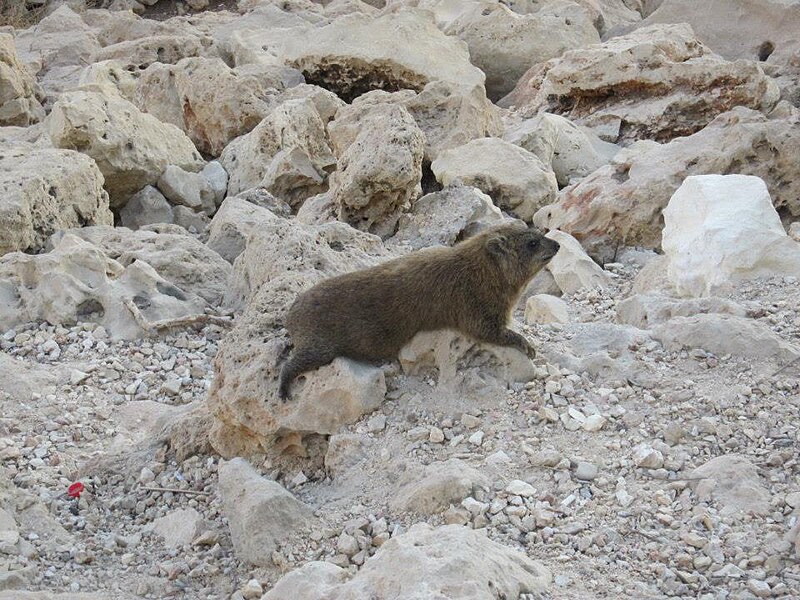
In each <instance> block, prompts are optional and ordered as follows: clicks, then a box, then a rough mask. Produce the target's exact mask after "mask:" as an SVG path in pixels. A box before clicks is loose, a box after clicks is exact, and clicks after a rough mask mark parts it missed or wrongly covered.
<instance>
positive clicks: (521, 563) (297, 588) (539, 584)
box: [262, 523, 551, 600]
mask: <svg viewBox="0 0 800 600" xmlns="http://www.w3.org/2000/svg"><path fill="white" fill-rule="evenodd" d="M343 572H344V570H343V569H339V570H338V571H334V570H333V569H330V567H323V566H322V565H321V564H320V563H315V562H312V563H307V564H306V565H305V566H303V567H301V568H300V569H299V570H298V571H294V572H292V573H289V574H288V575H286V576H284V578H283V579H281V580H280V581H278V583H277V584H276V585H275V587H274V588H273V589H272V590H271V591H270V592H268V593H267V594H266V595H265V596H264V597H263V599H262V600H279V599H281V598H325V600H372V599H374V598H380V599H381V600H405V599H410V598H420V599H422V598H453V597H457V598H459V600H484V599H486V598H519V597H521V596H520V595H521V594H525V595H527V594H531V595H537V594H544V593H546V590H547V587H548V586H549V584H550V580H551V576H550V573H549V572H548V571H547V569H545V568H544V567H543V566H542V565H541V564H539V563H538V562H536V561H533V560H531V559H530V558H528V557H527V556H526V555H525V554H522V553H521V552H518V551H517V550H512V549H511V548H507V547H506V546H503V545H501V544H499V543H497V542H494V541H492V540H490V539H489V537H488V536H487V535H486V533H485V530H474V529H469V528H467V527H462V526H460V525H444V526H441V527H432V526H430V525H428V524H426V523H418V524H416V525H413V526H412V527H411V528H410V529H409V530H408V531H407V532H406V533H403V534H401V535H399V536H397V537H393V538H391V539H390V540H389V541H388V542H386V543H385V544H383V545H382V546H381V547H380V549H379V550H378V552H377V553H376V554H375V556H374V557H373V558H371V559H370V560H368V561H367V562H366V563H365V565H364V566H363V567H362V568H361V569H360V570H359V571H358V573H357V574H356V575H355V576H354V577H353V578H352V579H351V580H349V581H347V582H346V583H340V581H341V580H342V579H343V575H342V573H343Z"/></svg>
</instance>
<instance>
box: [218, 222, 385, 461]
mask: <svg viewBox="0 0 800 600" xmlns="http://www.w3.org/2000/svg"><path fill="white" fill-rule="evenodd" d="M383 256H386V250H385V249H384V248H383V246H382V244H381V242H380V239H379V238H377V237H375V236H372V235H369V234H365V233H361V232H358V231H356V230H354V229H353V228H351V227H349V226H347V225H345V224H343V223H327V224H324V225H321V226H306V225H301V224H298V223H297V222H295V221H290V220H286V219H278V218H276V219H271V220H269V221H267V222H265V223H264V224H263V226H262V227H260V228H259V230H258V231H256V232H253V234H252V235H251V237H250V241H249V243H248V244H247V246H246V248H245V250H244V252H243V253H242V254H241V255H239V257H238V258H237V259H236V261H235V264H234V275H233V277H232V278H231V287H230V296H229V301H230V303H231V305H232V306H234V307H236V306H244V307H245V309H244V311H243V312H242V314H241V316H240V317H239V318H238V319H237V321H236V325H235V327H234V328H233V329H232V330H231V332H230V333H229V334H228V335H227V336H226V337H225V338H224V339H223V340H222V342H221V343H220V348H219V351H218V353H217V356H216V358H215V361H214V370H215V377H214V382H213V384H212V388H211V390H210V393H209V407H210V409H211V411H212V413H213V414H214V425H213V427H212V432H211V439H212V444H213V445H214V448H215V449H216V450H217V451H218V452H220V453H221V454H222V455H223V456H236V455H249V454H257V453H263V452H269V453H272V454H279V453H281V452H282V451H284V450H285V451H287V452H288V453H295V454H304V453H306V452H307V451H308V446H307V444H306V438H308V439H309V440H310V439H313V438H314V436H315V435H316V436H319V435H322V433H321V432H319V431H317V429H323V428H324V429H323V430H324V432H325V434H328V433H332V432H334V429H335V427H337V426H339V427H340V426H342V425H344V424H345V423H346V422H347V420H348V419H350V418H351V417H355V418H358V417H357V416H356V414H357V413H358V411H359V410H372V408H374V406H375V404H374V402H378V401H379V398H382V393H383V392H382V390H384V389H385V388H382V379H381V377H380V376H379V375H378V374H377V373H375V372H374V371H370V372H368V373H367V377H366V378H359V379H351V381H352V382H353V385H360V384H359V382H365V383H366V384H368V385H369V386H370V387H369V388H368V389H366V390H363V389H362V391H359V390H358V389H354V388H352V387H351V388H349V389H345V388H339V389H338V391H337V390H336V387H332V388H327V389H329V390H330V393H328V395H327V396H325V399H324V401H321V402H320V401H319V398H320V396H319V394H324V393H325V390H326V388H325V382H326V380H327V379H328V378H330V377H332V376H333V375H335V374H336V373H337V368H338V367H336V366H334V365H328V366H326V367H324V368H321V369H319V370H316V371H313V372H309V373H307V374H306V375H305V380H306V381H305V386H303V385H302V382H301V381H300V380H298V381H297V382H295V385H294V386H293V396H292V399H291V401H289V402H287V403H283V402H280V401H279V400H278V395H277V387H278V374H279V371H280V366H281V362H282V358H281V357H282V355H283V354H284V352H285V349H286V348H287V342H288V340H287V339H286V335H285V332H284V330H283V328H282V325H283V319H284V315H285V313H286V311H287V310H288V308H289V306H290V305H291V304H292V302H294V300H295V298H296V296H297V294H299V293H300V292H302V291H303V290H305V289H307V288H309V287H310V286H311V285H313V284H314V283H317V282H318V281H319V280H321V279H322V278H323V277H327V276H333V275H338V274H340V273H343V272H345V271H350V270H353V269H356V268H363V267H366V266H372V265H373V264H375V263H376V262H377V260H378V258H379V257H383ZM338 364H339V365H340V366H341V367H342V368H343V369H344V371H343V374H342V377H344V376H345V375H346V373H347V371H348V370H350V371H352V370H353V369H356V370H358V369H359V368H360V367H358V366H357V365H355V364H354V363H349V362H347V361H340V362H339V363H338ZM369 373H373V374H372V375H370V374H369ZM356 374H357V373H356ZM337 377H338V376H337ZM339 381H344V380H343V379H339ZM348 385H349V384H348ZM312 392H313V399H312V398H311V395H312ZM361 399H366V401H367V405H365V404H364V403H363V402H362V400H361ZM311 403H313V404H314V406H310V404H311ZM370 407H372V408H370ZM298 414H306V415H314V417H313V420H311V419H308V420H306V421H305V422H303V423H300V422H299V420H297V419H296V418H295V415H298ZM289 421H291V422H292V423H293V425H292V427H288V426H286V425H285V424H284V423H288V422H289Z"/></svg>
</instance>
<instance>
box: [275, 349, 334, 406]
mask: <svg viewBox="0 0 800 600" xmlns="http://www.w3.org/2000/svg"><path fill="white" fill-rule="evenodd" d="M334 358H336V356H335V355H334V354H333V353H331V352H328V351H326V350H325V349H322V348H295V350H294V352H292V355H291V356H290V357H289V359H288V360H287V361H286V362H285V363H284V364H283V367H282V368H281V377H280V387H279V389H278V396H279V397H280V399H281V400H283V401H284V402H286V400H288V399H289V386H290V385H291V384H292V381H294V379H295V377H297V376H298V375H302V374H303V373H305V372H306V371H311V370H313V369H316V368H318V367H321V366H322V365H327V364H328V363H329V362H331V361H332V360H333V359H334Z"/></svg>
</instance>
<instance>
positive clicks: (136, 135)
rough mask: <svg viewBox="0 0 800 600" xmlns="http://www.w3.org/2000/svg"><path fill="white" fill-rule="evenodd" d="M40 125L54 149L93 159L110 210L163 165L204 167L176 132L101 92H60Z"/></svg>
mask: <svg viewBox="0 0 800 600" xmlns="http://www.w3.org/2000/svg"><path fill="white" fill-rule="evenodd" d="M45 127H46V131H47V133H48V135H49V136H50V139H51V140H52V142H53V145H54V146H56V147H57V148H69V149H73V150H78V151H80V152H83V153H84V154H88V155H89V156H91V157H92V158H93V159H94V161H95V162H96V163H97V166H98V167H99V168H100V172H101V173H103V177H104V178H105V187H106V190H108V194H109V196H110V201H111V206H112V207H114V208H120V207H122V206H124V205H125V203H126V202H127V201H128V200H129V199H130V197H131V196H132V195H133V194H135V193H136V192H138V191H139V190H141V189H142V188H143V187H144V186H146V185H152V184H154V183H155V182H156V181H157V180H158V178H159V177H160V176H161V174H162V173H163V172H164V169H166V167H167V165H171V164H173V165H177V166H179V167H181V168H183V169H185V170H187V171H198V170H200V168H202V166H203V164H204V161H203V159H202V157H201V156H200V153H199V152H198V151H197V149H196V148H195V147H194V144H192V141H191V140H190V139H189V138H188V137H186V134H185V133H183V132H182V131H181V130H180V129H178V128H177V127H175V126H174V125H170V124H168V123H162V122H161V121H159V120H158V119H156V118H155V117H154V116H152V115H148V114H146V113H143V112H141V111H140V110H139V109H138V108H136V107H135V106H134V105H133V104H131V103H130V102H128V101H127V100H125V99H124V98H122V97H121V96H118V95H116V94H113V93H111V92H110V91H109V90H107V89H105V88H100V89H98V90H97V91H87V90H78V91H74V92H68V93H66V94H63V95H62V96H61V97H60V98H59V99H58V101H57V102H56V103H55V104H54V105H53V110H52V112H51V113H50V115H49V116H48V117H47V119H46V120H45Z"/></svg>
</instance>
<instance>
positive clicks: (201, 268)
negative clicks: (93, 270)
mask: <svg viewBox="0 0 800 600" xmlns="http://www.w3.org/2000/svg"><path fill="white" fill-rule="evenodd" d="M70 233H72V234H74V235H76V236H79V237H81V238H83V239H84V240H86V241H88V242H91V243H92V244H95V245H96V246H97V247H99V248H101V249H102V250H103V252H105V253H106V255H107V256H109V257H110V258H112V259H114V260H115V261H117V262H119V263H120V264H122V265H123V266H127V265H130V264H132V263H134V262H135V261H137V260H138V261H144V262H146V263H147V264H149V265H150V266H151V267H152V268H153V269H155V270H156V272H157V273H158V274H159V275H160V276H161V277H163V278H164V279H166V280H167V281H169V282H171V283H172V284H174V285H175V286H177V287H178V288H180V289H181V290H183V291H184V292H186V293H187V294H192V295H194V294H196V295H197V296H199V297H201V298H203V299H204V300H206V301H207V302H208V303H209V304H211V305H212V306H215V305H219V304H220V303H221V302H222V299H223V297H224V295H225V292H226V290H227V287H228V276H229V275H230V272H231V266H230V264H228V263H227V262H226V261H225V260H224V259H223V258H222V257H221V256H219V255H218V254H217V253H216V252H214V251H213V250H211V249H210V248H208V247H207V246H206V245H205V244H203V243H202V242H200V241H199V240H198V239H197V238H195V237H194V236H191V235H189V234H188V233H187V232H186V231H185V230H183V229H182V228H180V227H178V226H176V225H160V226H159V225H151V226H148V227H146V228H144V229H139V230H137V231H131V230H130V229H127V228H125V227H83V228H81V229H72V230H70ZM201 312H202V311H201Z"/></svg>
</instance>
